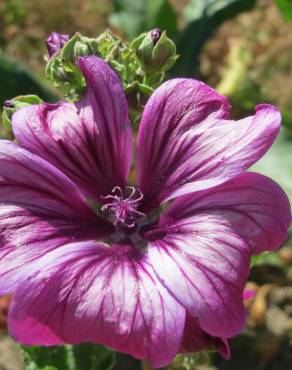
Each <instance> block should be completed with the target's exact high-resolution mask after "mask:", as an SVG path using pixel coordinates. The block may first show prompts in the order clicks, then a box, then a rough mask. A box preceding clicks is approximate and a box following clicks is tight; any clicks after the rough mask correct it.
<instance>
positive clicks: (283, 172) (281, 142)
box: [251, 129, 292, 202]
mask: <svg viewBox="0 0 292 370" xmlns="http://www.w3.org/2000/svg"><path fill="white" fill-rule="evenodd" d="M291 152H292V141H291V140H290V139H289V137H288V136H287V135H286V134H285V131H284V130H283V129H282V132H281V133H280V135H279V137H278V138H277V140H276V142H275V143H274V145H273V146H272V148H271V149H270V150H269V151H268V153H266V154H265V155H264V157H263V158H262V159H261V160H260V161H259V162H257V163H256V164H255V165H254V166H253V167H252V168H251V170H252V171H256V172H260V173H262V174H264V175H266V176H269V177H271V178H272V179H274V180H275V181H276V182H277V183H278V184H280V185H281V186H282V187H283V188H284V190H285V191H286V193H287V194H288V196H289V198H290V202H291V201H292V166H291Z"/></svg>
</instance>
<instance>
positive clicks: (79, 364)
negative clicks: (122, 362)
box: [21, 343, 115, 370]
mask: <svg viewBox="0 0 292 370" xmlns="http://www.w3.org/2000/svg"><path fill="white" fill-rule="evenodd" d="M21 350H22V353H23V357H24V361H25V366H26V367H25V370H111V369H112V368H113V366H114V364H115V354H114V352H113V351H111V350H109V349H107V348H105V347H103V346H101V345H96V344H90V343H82V344H79V345H76V346H70V345H65V346H54V347H40V346H31V347H29V346H22V347H21Z"/></svg>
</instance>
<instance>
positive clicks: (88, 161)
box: [12, 56, 132, 199]
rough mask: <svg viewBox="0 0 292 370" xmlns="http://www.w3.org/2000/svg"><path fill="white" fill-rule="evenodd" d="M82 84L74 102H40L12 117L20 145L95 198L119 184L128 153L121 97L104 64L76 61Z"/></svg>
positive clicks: (122, 182)
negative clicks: (82, 90)
mask: <svg viewBox="0 0 292 370" xmlns="http://www.w3.org/2000/svg"><path fill="white" fill-rule="evenodd" d="M77 64H78V66H79V67H80V69H81V70H82V72H83V74H84V77H85V80H86V83H87V89H86V93H85V96H84V97H83V98H82V99H81V100H80V101H79V102H77V103H76V104H71V103H66V102H60V103H57V104H40V105H32V106H29V107H25V108H22V109H20V110H18V111H17V112H16V113H15V114H14V115H13V118H12V126H13V131H14V134H15V136H16V138H17V140H18V141H19V143H20V145H21V146H22V147H24V148H26V149H28V150H29V151H31V152H33V153H35V154H38V155H39V156H41V157H43V158H45V159H46V160H48V161H49V162H51V163H52V164H54V165H55V166H56V167H58V168H59V169H61V170H62V172H64V173H65V174H66V175H67V176H68V177H70V178H71V179H73V180H74V182H76V184H77V185H79V186H80V187H81V188H82V189H83V191H84V192H85V193H86V194H87V195H89V196H91V197H93V198H94V199H96V197H97V195H98V194H101V193H103V194H106V193H108V192H110V190H111V189H112V188H113V186H115V185H120V186H124V185H125V183H126V181H127V177H128V173H129V169H130V163H131V157H132V133H131V125H130V123H129V119H128V110H127V102H126V98H125V95H124V92H123V89H122V86H121V83H120V81H119V79H118V77H117V75H116V74H115V73H114V72H113V71H112V69H111V68H110V67H109V66H108V64H107V63H105V62H104V61H102V60H101V59H99V58H97V57H95V56H90V57H82V58H79V60H78V63H77Z"/></svg>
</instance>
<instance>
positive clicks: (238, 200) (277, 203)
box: [166, 172, 292, 254]
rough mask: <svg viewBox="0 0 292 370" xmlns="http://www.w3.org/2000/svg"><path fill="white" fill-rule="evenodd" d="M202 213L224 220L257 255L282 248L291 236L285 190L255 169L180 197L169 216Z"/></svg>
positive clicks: (289, 215) (181, 216)
mask: <svg viewBox="0 0 292 370" xmlns="http://www.w3.org/2000/svg"><path fill="white" fill-rule="evenodd" d="M186 204H187V205H188V206H187V207H186V206H185V205H186ZM198 213H204V214H206V215H208V214H211V215H215V216H216V217H218V218H220V223H224V224H225V225H226V226H228V227H230V228H231V229H232V230H233V231H234V232H235V233H236V234H237V235H239V236H240V237H241V238H242V239H244V240H245V241H246V243H248V245H249V246H250V249H251V252H252V253H253V254H258V253H261V252H264V251H268V250H274V249H276V248H278V247H279V246H280V245H281V244H282V243H283V242H284V241H285V240H286V239H287V237H288V229H289V226H290V224H291V220H292V218H291V208H290V203H289V199H288V197H287V195H286V194H285V192H284V191H283V190H282V189H281V188H280V186H279V185H278V184H277V183H276V182H274V181H273V180H271V179H270V178H268V177H266V176H263V175H260V174H257V173H252V172H248V173H244V174H241V175H239V176H237V177H235V178H234V179H232V180H229V181H228V182H227V183H225V184H222V185H219V186H217V187H216V188H213V189H210V190H205V191H201V192H197V193H193V194H189V195H186V196H183V197H181V198H177V201H175V202H174V203H173V204H172V206H171V207H170V208H169V209H168V212H167V214H166V217H175V218H180V219H184V218H189V217H192V216H193V215H196V214H198Z"/></svg>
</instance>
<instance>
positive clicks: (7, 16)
mask: <svg viewBox="0 0 292 370" xmlns="http://www.w3.org/2000/svg"><path fill="white" fill-rule="evenodd" d="M25 16H26V11H25V7H24V4H23V2H22V1H21V0H5V1H4V9H3V20H4V23H5V24H12V23H20V24H21V23H23V21H24V19H25Z"/></svg>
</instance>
